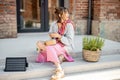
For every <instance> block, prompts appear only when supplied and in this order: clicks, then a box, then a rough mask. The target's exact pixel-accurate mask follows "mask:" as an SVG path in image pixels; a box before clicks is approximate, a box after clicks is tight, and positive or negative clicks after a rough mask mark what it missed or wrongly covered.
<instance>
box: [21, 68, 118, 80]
mask: <svg viewBox="0 0 120 80" xmlns="http://www.w3.org/2000/svg"><path fill="white" fill-rule="evenodd" d="M50 78H51V76H47V77H40V78H31V79H22V80H50ZM73 79H74V80H120V68H119V67H117V68H110V69H101V70H95V71H87V72H79V73H72V74H65V77H64V78H62V79H61V80H73Z"/></svg>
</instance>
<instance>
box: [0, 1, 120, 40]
mask: <svg viewBox="0 0 120 80" xmlns="http://www.w3.org/2000/svg"><path fill="white" fill-rule="evenodd" d="M59 6H65V7H67V8H68V9H69V11H70V14H71V19H72V20H73V21H74V24H75V26H76V34H78V35H84V34H92V35H96V36H98V35H99V36H101V37H103V38H106V39H110V40H115V41H120V0H0V38H12V37H17V34H18V33H20V32H46V31H48V30H49V26H50V24H51V23H52V22H53V21H55V20H56V16H55V15H54V9H55V7H59Z"/></svg>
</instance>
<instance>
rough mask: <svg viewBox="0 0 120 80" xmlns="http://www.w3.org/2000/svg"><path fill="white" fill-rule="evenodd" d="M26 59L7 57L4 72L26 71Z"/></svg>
mask: <svg viewBox="0 0 120 80" xmlns="http://www.w3.org/2000/svg"><path fill="white" fill-rule="evenodd" d="M26 67H28V63H27V58H26V57H7V58H6V64H5V69H4V71H26Z"/></svg>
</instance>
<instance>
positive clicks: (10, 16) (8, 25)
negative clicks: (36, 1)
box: [0, 0, 17, 38]
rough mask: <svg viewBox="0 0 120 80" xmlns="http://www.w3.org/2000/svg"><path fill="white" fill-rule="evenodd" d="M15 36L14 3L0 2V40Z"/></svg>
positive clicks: (13, 0)
mask: <svg viewBox="0 0 120 80" xmlns="http://www.w3.org/2000/svg"><path fill="white" fill-rule="evenodd" d="M16 36H17V26H16V2H15V0H0V38H6V37H16Z"/></svg>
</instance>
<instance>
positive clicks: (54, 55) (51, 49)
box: [36, 44, 74, 63]
mask: <svg viewBox="0 0 120 80" xmlns="http://www.w3.org/2000/svg"><path fill="white" fill-rule="evenodd" d="M61 54H62V55H64V57H65V59H66V60H67V61H68V62H73V61H74V60H73V58H72V57H71V56H70V55H69V54H68V53H67V52H66V51H65V49H64V48H63V47H61V45H60V44H56V45H52V46H46V51H42V52H40V53H39V54H38V56H37V58H36V62H49V61H50V62H53V63H60V61H59V59H58V56H59V55H61Z"/></svg>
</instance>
